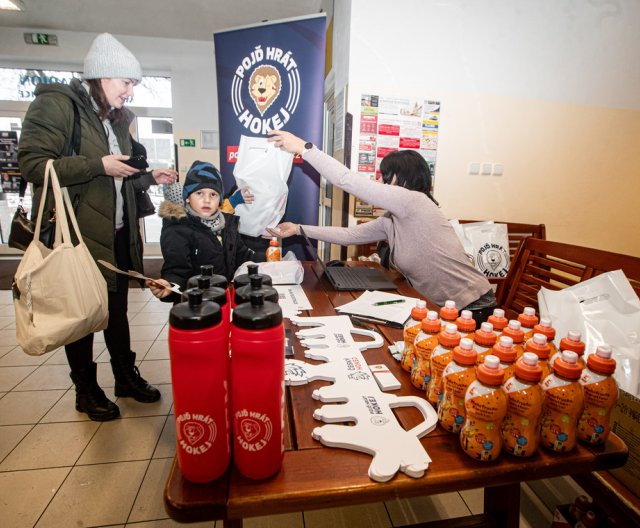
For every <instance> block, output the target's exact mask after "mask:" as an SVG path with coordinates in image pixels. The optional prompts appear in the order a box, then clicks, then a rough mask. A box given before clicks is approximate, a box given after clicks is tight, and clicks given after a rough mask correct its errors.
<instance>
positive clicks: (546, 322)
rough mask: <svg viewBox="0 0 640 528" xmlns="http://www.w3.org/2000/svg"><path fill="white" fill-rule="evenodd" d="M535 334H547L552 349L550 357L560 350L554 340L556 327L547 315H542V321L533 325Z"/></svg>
mask: <svg viewBox="0 0 640 528" xmlns="http://www.w3.org/2000/svg"><path fill="white" fill-rule="evenodd" d="M533 333H534V334H544V335H545V336H547V343H548V344H549V348H550V349H551V352H550V357H553V356H554V354H555V353H556V352H557V351H558V348H557V347H556V345H555V343H554V342H553V340H554V339H555V338H556V329H555V328H554V327H553V326H552V325H551V319H547V318H546V317H541V318H540V322H539V323H538V324H537V325H535V326H534V327H533Z"/></svg>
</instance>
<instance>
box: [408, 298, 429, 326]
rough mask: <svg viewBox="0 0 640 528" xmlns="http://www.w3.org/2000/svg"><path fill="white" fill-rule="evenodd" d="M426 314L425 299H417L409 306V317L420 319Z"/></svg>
mask: <svg viewBox="0 0 640 528" xmlns="http://www.w3.org/2000/svg"><path fill="white" fill-rule="evenodd" d="M426 316H427V301H423V300H418V301H416V305H415V306H414V307H413V308H411V317H412V318H413V319H415V320H416V321H422V320H423V319H424V318H425V317H426Z"/></svg>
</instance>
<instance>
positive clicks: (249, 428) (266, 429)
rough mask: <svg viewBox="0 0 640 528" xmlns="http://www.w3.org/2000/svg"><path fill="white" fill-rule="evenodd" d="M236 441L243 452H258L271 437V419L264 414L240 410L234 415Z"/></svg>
mask: <svg viewBox="0 0 640 528" xmlns="http://www.w3.org/2000/svg"><path fill="white" fill-rule="evenodd" d="M235 421H236V431H237V433H236V439H237V441H238V443H239V444H240V447H242V449H244V450H245V451H260V450H261V449H262V448H263V447H265V446H266V445H267V444H268V443H269V440H271V436H272V435H273V424H272V423H271V419H270V418H269V417H268V416H267V415H266V414H264V413H260V412H255V411H248V410H247V409H242V410H240V411H238V412H236V414H235Z"/></svg>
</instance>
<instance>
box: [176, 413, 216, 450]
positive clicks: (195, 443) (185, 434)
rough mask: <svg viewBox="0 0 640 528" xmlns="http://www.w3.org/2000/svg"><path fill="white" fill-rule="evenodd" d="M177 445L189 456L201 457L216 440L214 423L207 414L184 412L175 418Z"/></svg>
mask: <svg viewBox="0 0 640 528" xmlns="http://www.w3.org/2000/svg"><path fill="white" fill-rule="evenodd" d="M176 430H177V432H178V445H179V447H180V448H181V449H183V450H184V451H185V452H186V453H188V454H189V455H202V454H203V453H206V452H207V451H209V449H211V446H212V445H213V442H214V441H215V439H216V432H217V428H216V423H215V422H214V420H213V418H211V416H209V415H208V414H196V413H193V414H192V413H190V412H185V413H182V414H181V415H179V416H177V417H176Z"/></svg>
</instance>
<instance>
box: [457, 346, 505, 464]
mask: <svg viewBox="0 0 640 528" xmlns="http://www.w3.org/2000/svg"><path fill="white" fill-rule="evenodd" d="M476 377H477V378H478V379H476V380H475V381H474V382H472V383H471V385H469V388H468V389H467V392H466V394H465V397H464V408H465V411H466V413H467V417H466V420H465V422H464V425H463V426H462V429H461V431H460V445H461V446H462V449H464V451H465V453H467V454H468V455H469V456H471V457H473V458H475V459H476V460H483V461H489V460H495V459H496V458H498V456H500V451H501V450H502V432H501V430H500V428H501V426H502V420H503V419H504V416H505V414H506V413H507V395H506V393H505V392H504V391H503V390H502V388H501V387H500V385H501V384H502V381H503V379H504V372H502V370H501V369H500V360H499V359H498V358H497V357H496V356H493V355H491V354H489V355H488V356H486V357H485V358H484V363H483V364H482V365H478V367H477V369H476Z"/></svg>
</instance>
